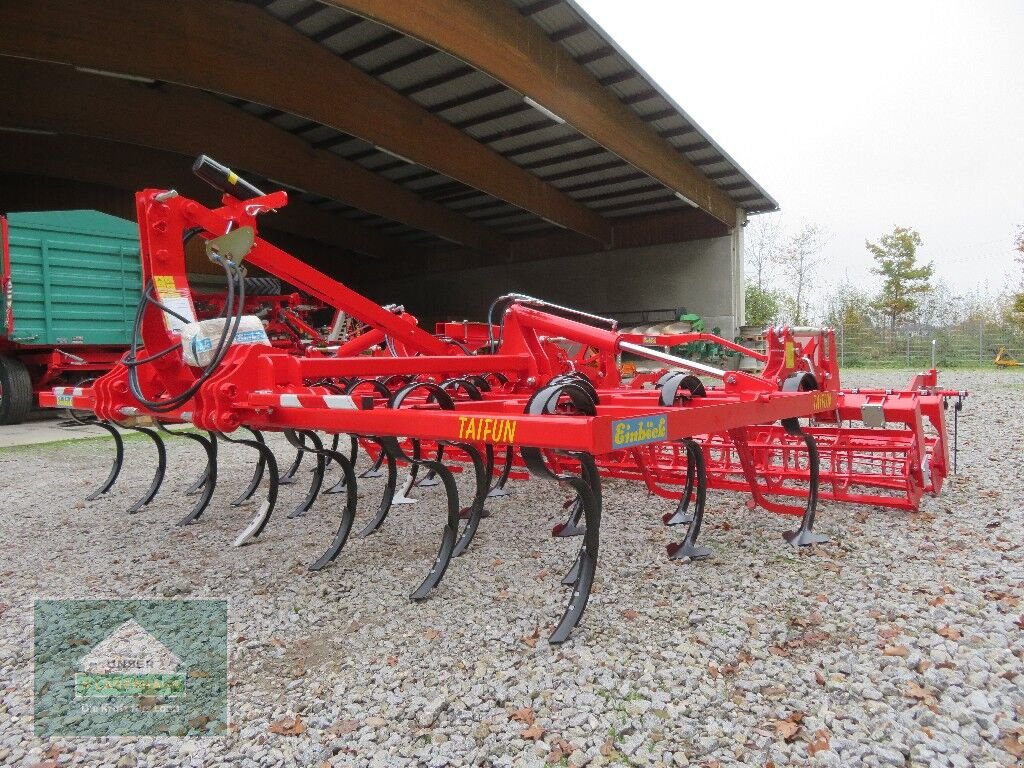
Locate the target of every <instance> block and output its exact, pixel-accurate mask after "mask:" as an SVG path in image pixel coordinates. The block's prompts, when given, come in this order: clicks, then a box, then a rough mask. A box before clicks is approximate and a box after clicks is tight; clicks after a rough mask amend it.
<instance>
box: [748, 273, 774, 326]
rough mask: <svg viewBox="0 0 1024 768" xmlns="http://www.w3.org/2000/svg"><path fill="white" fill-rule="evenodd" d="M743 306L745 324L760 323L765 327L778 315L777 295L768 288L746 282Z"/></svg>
mask: <svg viewBox="0 0 1024 768" xmlns="http://www.w3.org/2000/svg"><path fill="white" fill-rule="evenodd" d="M744 307H746V316H747V317H746V323H747V325H760V326H761V327H763V328H767V327H768V326H769V325H772V324H773V323H774V322H775V319H776V318H777V317H778V316H779V295H778V293H776V292H775V291H773V290H771V289H770V288H762V287H760V286H758V285H756V284H755V283H747V295H746V300H745V301H744Z"/></svg>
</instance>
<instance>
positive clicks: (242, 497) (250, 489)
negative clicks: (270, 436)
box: [221, 427, 277, 507]
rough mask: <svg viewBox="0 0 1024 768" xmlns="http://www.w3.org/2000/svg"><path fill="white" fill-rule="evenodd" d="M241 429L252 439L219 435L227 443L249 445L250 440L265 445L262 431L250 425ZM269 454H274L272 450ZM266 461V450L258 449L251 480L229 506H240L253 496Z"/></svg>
mask: <svg viewBox="0 0 1024 768" xmlns="http://www.w3.org/2000/svg"><path fill="white" fill-rule="evenodd" d="M242 429H244V430H245V431H246V432H248V433H250V434H251V435H252V437H253V439H252V440H246V441H243V440H240V439H231V438H230V437H228V436H227V435H221V437H223V438H224V439H225V440H227V441H228V442H229V443H237V444H239V445H250V443H252V442H257V443H260V444H261V445H263V446H266V444H267V441H266V439H265V438H264V437H263V433H262V432H260V431H259V430H258V429H251V428H250V427H242ZM270 455H271V456H273V455H274V454H273V452H271V453H270ZM268 463H269V462H268V461H267V451H264V450H260V451H259V458H258V459H257V460H256V470H255V471H254V472H253V474H252V480H250V481H249V485H248V486H247V487H246V489H245V490H244V491H242V492H241V493H240V494H238V497H237V498H236V499H235V500H234V501H232V502H231V506H232V507H240V506H242V504H244V503H245V502H247V501H248V500H249V499H251V498H252V497H253V494H255V493H256V489H257V488H259V487H260V482H261V481H262V480H263V473H264V472H265V471H266V468H267V464H268ZM274 484H275V486H276V484H277V460H276V459H275V460H274Z"/></svg>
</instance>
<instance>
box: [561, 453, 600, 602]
mask: <svg viewBox="0 0 1024 768" xmlns="http://www.w3.org/2000/svg"><path fill="white" fill-rule="evenodd" d="M581 471H582V472H583V479H584V481H585V482H586V483H587V484H588V485H590V487H591V488H597V489H598V490H597V494H598V502H600V501H601V499H600V494H601V491H600V488H601V482H600V478H599V477H598V476H597V467H596V466H595V467H594V470H593V473H594V474H593V476H591V475H590V471H591V470H590V468H589V466H587V465H581ZM563 509H568V510H569V518H568V519H567V520H566V521H565V522H564V523H558V524H557V525H555V527H554V528H552V529H551V535H552V536H555V537H557V538H562V539H567V538H570V537H572V536H582V535H583V534H584V533H586V526H585V525H580V520H582V519H583V500H582V499H581V498H580V497H579V494H577V495H576V496H575V497H573V498H572V499H570V500H569V501H567V502H566V503H565V505H564V507H563ZM566 578H568V575H567V576H566ZM568 583H571V582H568Z"/></svg>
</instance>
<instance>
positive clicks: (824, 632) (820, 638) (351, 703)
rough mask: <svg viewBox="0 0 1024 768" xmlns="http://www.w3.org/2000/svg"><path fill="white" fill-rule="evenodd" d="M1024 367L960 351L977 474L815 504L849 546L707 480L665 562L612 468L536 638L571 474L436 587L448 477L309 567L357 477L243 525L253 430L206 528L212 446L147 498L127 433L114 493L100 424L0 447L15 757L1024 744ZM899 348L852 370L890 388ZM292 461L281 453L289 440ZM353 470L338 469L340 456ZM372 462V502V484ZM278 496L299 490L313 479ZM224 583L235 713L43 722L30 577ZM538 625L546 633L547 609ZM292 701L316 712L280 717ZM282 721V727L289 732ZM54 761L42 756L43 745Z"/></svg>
mask: <svg viewBox="0 0 1024 768" xmlns="http://www.w3.org/2000/svg"><path fill="white" fill-rule="evenodd" d="M1022 376H1024V374H1020V373H1016V372H1014V371H1001V372H958V371H953V372H950V373H947V374H946V375H945V376H944V377H943V380H944V382H945V383H946V384H947V385H949V386H954V387H957V388H969V389H971V390H972V392H973V393H974V394H973V395H972V397H971V398H970V399H969V401H968V403H967V406H966V408H965V411H964V414H963V417H962V419H961V431H960V437H961V448H962V449H963V453H962V454H961V464H960V470H961V471H960V475H959V476H958V477H955V478H953V479H952V480H951V482H949V484H948V485H947V487H946V489H945V493H944V494H943V496H942V497H941V498H938V499H931V498H929V499H927V500H926V501H925V503H924V506H923V510H922V512H921V513H919V514H916V515H911V514H907V513H903V512H897V511H885V510H878V509H868V508H851V507H842V506H840V505H827V504H826V505H822V507H821V509H820V512H819V524H818V526H817V527H818V530H819V531H821V532H822V533H825V534H828V535H829V536H831V537H832V543H831V544H829V545H825V546H820V547H817V548H815V550H814V551H802V552H799V553H796V552H793V551H791V550H789V549H788V548H787V546H786V545H785V544H784V543H783V542H782V539H781V536H780V534H781V533H782V532H783V531H784V530H787V529H789V528H791V527H793V521H792V520H790V519H781V518H778V517H775V516H772V515H769V514H766V513H763V512H750V511H748V510H746V509H745V508H744V506H743V499H741V498H740V497H737V496H733V495H729V494H724V493H720V492H716V493H712V494H711V496H710V499H709V506H708V514H707V517H706V522H705V535H704V536H703V541H704V543H705V544H708V545H710V546H712V547H714V549H715V557H714V558H713V559H712V560H710V561H705V562H701V563H685V564H679V563H676V564H673V563H669V562H668V561H667V560H666V558H665V551H664V544H665V543H666V542H667V541H668V540H669V538H668V532H666V531H665V530H664V529H663V527H662V526H661V525H660V523H659V518H660V515H661V513H662V512H665V511H668V510H669V509H670V508H671V507H672V504H671V503H670V502H667V501H665V500H661V499H656V498H651V497H648V496H647V495H646V494H645V493H644V492H643V491H642V490H641V489H639V488H637V487H634V486H629V485H626V484H623V483H617V482H608V483H607V484H606V490H605V522H604V525H603V531H602V534H603V536H602V550H601V562H600V566H599V570H598V581H597V586H596V588H595V594H594V595H593V597H592V598H591V602H590V606H589V608H588V609H587V612H586V615H585V616H584V619H583V623H582V625H581V626H580V627H579V628H578V629H577V630H576V632H575V634H574V636H573V638H572V639H571V640H570V642H568V643H566V644H565V645H564V646H562V647H552V646H549V645H548V643H547V641H546V640H545V639H544V638H545V637H546V635H547V632H548V631H549V630H550V628H551V627H552V626H553V624H554V621H555V620H556V619H557V618H558V617H559V616H560V614H561V611H562V609H563V607H564V600H565V590H564V588H562V587H561V586H559V584H558V580H559V578H560V576H561V574H562V573H563V572H564V571H565V569H566V568H567V567H568V565H569V564H570V562H571V559H572V554H573V548H574V547H575V546H576V545H577V542H578V540H569V541H566V540H555V539H551V538H549V537H548V536H547V532H548V531H549V530H550V526H551V524H552V523H553V522H556V521H557V520H559V519H560V518H559V514H558V511H559V510H560V504H561V502H562V500H563V499H564V492H561V491H559V490H558V489H557V487H556V486H555V485H554V484H552V483H543V482H539V481H532V482H530V483H522V482H520V483H516V484H514V485H513V486H512V487H513V490H514V495H513V496H509V497H507V498H504V499H499V500H493V501H492V502H490V503H489V508H490V509H491V510H492V512H493V515H492V517H491V518H490V519H488V520H485V521H484V524H483V525H482V527H481V531H480V533H479V535H478V536H477V539H476V541H475V542H474V544H473V546H472V548H471V550H470V552H469V553H467V555H466V556H464V557H462V558H459V559H458V560H456V561H455V562H454V563H453V564H452V566H451V568H450V569H449V571H448V574H447V576H446V578H445V581H444V582H443V583H442V585H441V587H440V588H439V589H438V590H437V592H436V594H435V595H434V596H433V597H432V598H431V599H429V600H427V601H425V602H423V603H419V604H412V603H410V602H409V601H408V599H407V596H408V593H409V592H411V591H412V589H413V588H415V586H417V585H418V584H419V582H420V580H421V579H422V577H423V576H424V575H425V572H426V570H427V568H428V566H429V563H430V562H431V560H432V558H433V555H434V551H435V548H436V544H437V541H438V538H439V534H440V527H441V520H442V517H441V506H440V503H439V499H440V495H441V494H440V493H439V492H438V491H437V490H433V491H430V490H422V491H420V492H419V496H420V498H421V501H420V502H419V503H418V504H416V505H414V506H403V507H397V508H396V509H395V510H394V511H393V512H392V514H391V518H390V519H389V520H388V522H387V524H386V525H385V526H384V528H383V529H382V531H381V532H380V533H378V534H376V535H374V536H371V537H370V538H368V539H355V538H353V540H352V541H351V542H350V543H349V545H348V547H347V548H346V550H345V551H344V552H343V553H342V556H341V558H340V559H339V560H338V562H336V563H335V565H334V566H333V567H331V568H329V569H327V570H326V571H324V572H322V573H319V574H311V573H309V572H307V571H306V569H305V566H306V564H307V563H309V562H310V561H311V560H313V559H314V558H315V557H317V556H318V555H319V554H320V551H321V550H322V549H323V548H324V547H325V546H326V543H327V542H328V541H329V539H330V536H331V533H332V530H333V528H334V527H335V526H336V524H337V510H338V507H339V504H340V502H341V498H342V497H329V496H325V497H321V498H320V500H319V501H318V502H317V505H316V506H315V507H314V509H313V511H312V512H311V513H310V514H309V515H307V516H306V517H304V518H301V519H297V520H288V519H286V516H285V514H279V515H278V516H276V517H275V519H274V520H272V521H271V523H270V526H269V527H268V529H267V531H266V532H265V533H264V535H263V536H262V537H261V538H260V540H259V542H258V543H256V544H254V545H251V546H248V547H244V548H242V549H233V548H231V546H230V542H231V540H232V539H233V538H234V536H235V535H236V534H237V532H238V531H240V530H241V529H242V528H243V527H244V525H245V523H246V522H247V520H248V518H249V516H250V515H251V514H252V511H253V508H252V507H248V508H239V509H235V508H231V507H230V506H229V505H228V501H229V500H230V499H231V498H232V496H233V494H234V493H236V492H237V491H238V490H240V489H241V488H242V487H244V485H245V483H246V482H247V480H248V475H247V470H246V467H247V466H249V464H250V462H251V454H250V453H249V452H247V450H246V449H244V448H240V447H234V446H229V447H227V448H225V449H224V450H223V452H222V463H221V485H220V487H219V488H218V492H217V496H216V497H215V500H214V503H213V505H212V506H211V508H210V509H209V510H208V511H207V513H206V515H205V516H204V518H203V519H202V522H201V523H200V524H198V525H195V526H191V527H189V528H186V529H182V528H175V527H173V525H172V522H173V521H174V520H177V519H178V518H179V517H180V516H181V515H182V514H184V512H185V511H186V509H187V507H188V502H187V500H186V498H185V497H184V496H182V495H181V494H180V493H177V491H180V490H181V489H183V488H184V487H186V486H187V485H188V483H189V482H190V481H191V480H192V479H194V478H195V477H196V475H197V474H198V472H199V471H200V470H201V466H202V465H201V461H200V458H199V454H198V448H197V447H196V446H193V445H192V444H191V443H189V442H187V441H185V440H182V439H179V440H174V441H172V442H171V443H169V454H170V469H169V472H168V479H167V482H166V483H165V486H164V488H163V489H162V491H161V493H160V495H159V496H158V497H157V500H156V501H155V502H154V503H153V504H152V505H151V506H150V507H148V508H147V509H146V510H145V511H144V512H143V513H142V514H139V515H136V516H132V517H129V516H128V515H126V514H125V513H124V511H123V510H124V509H125V508H126V507H127V506H128V505H129V504H130V503H131V501H133V500H134V498H135V497H136V496H137V495H139V494H140V493H141V490H142V489H143V488H144V487H145V486H146V484H147V483H148V474H147V473H148V467H149V462H150V456H151V455H152V449H151V446H149V445H147V444H146V443H145V442H140V441H132V442H129V443H128V448H127V453H128V457H129V458H128V464H127V466H126V468H125V475H124V476H123V477H122V479H121V480H120V481H119V482H118V484H117V486H115V490H114V491H112V492H111V494H110V495H109V497H108V498H105V499H103V500H100V501H96V502H89V503H86V502H82V501H80V499H82V498H83V497H84V496H85V495H86V493H87V492H88V490H89V489H90V488H91V487H93V485H94V484H95V483H96V482H97V480H98V478H100V477H102V476H103V475H104V474H105V472H106V469H107V463H106V462H107V456H108V455H109V448H108V446H107V445H106V444H105V443H103V442H99V441H97V442H93V441H86V442H80V443H77V444H64V445H59V446H50V447H40V448H33V449H17V450H11V451H6V452H0V482H2V488H3V490H2V499H3V505H2V509H0V540H2V541H3V542H5V543H6V546H5V547H4V550H3V553H2V555H0V576H2V579H0V616H2V620H0V669H2V673H3V674H2V676H0V686H2V694H0V764H4V763H6V764H9V765H27V764H32V763H37V762H44V764H45V765H51V766H56V765H65V764H75V765H88V766H96V765H103V764H109V765H116V766H134V765H148V766H164V765H195V766H199V765H204V766H205V765H226V764H232V765H251V766H271V765H298V766H328V765H381V766H385V765H386V766H402V765H429V766H441V765H496V766H498V765H502V766H504V765H527V766H528V765H544V764H545V763H547V764H556V765H557V764H561V765H583V764H589V765H625V764H634V765H702V766H727V765H756V766H766V765H775V766H782V765H805V764H811V765H828V766H859V765H864V766H875V765H878V766H883V765H893V766H903V765H914V766H917V765H922V766H925V765H928V766H930V765H935V766H954V767H955V768H960V767H961V766H964V767H965V768H966V767H967V766H1007V765H1014V764H1016V762H1015V761H1016V760H1017V759H1018V758H1017V757H1015V753H1016V754H1017V755H1019V754H1021V752H1022V750H1024V747H1022V746H1021V741H1019V740H1018V738H1019V737H1020V736H1021V734H1022V733H1024V730H1021V727H1022V726H1021V723H1022V721H1024V717H1022V716H1024V665H1022V659H1024V605H1021V604H1020V602H1019V600H1020V598H1021V597H1022V588H1024V567H1022V561H1024V550H1022V549H1021V548H1020V542H1021V540H1022V533H1024V531H1022V528H1024V524H1022V519H1021V515H1020V512H1019V501H1018V500H1019V498H1020V497H1021V491H1022V486H1024V479H1022V478H1021V476H1020V475H1019V474H1018V473H1017V471H1016V469H1017V466H1016V462H1014V461H1013V460H1012V459H1011V458H1010V457H1011V456H1013V455H1014V453H1016V452H1018V450H1019V448H1018V445H1017V440H1018V439H1019V426H1020V425H1021V424H1022V423H1024V398H1022V396H1021V395H1022V394H1024V378H1022ZM907 378H908V375H907V374H905V373H901V372H873V373H870V374H869V373H866V372H859V373H858V372H854V373H852V374H850V375H848V376H847V382H846V383H847V385H849V386H852V385H856V384H862V385H886V386H900V385H902V384H904V383H905V382H906V380H907ZM275 447H277V448H278V449H279V456H285V455H287V454H286V451H285V448H284V445H283V441H282V442H281V443H276V444H275ZM333 474H334V475H336V474H337V473H336V472H335V473H333ZM374 482H377V483H379V482H380V481H364V482H363V483H362V485H361V492H362V493H365V494H366V498H365V499H364V502H363V504H362V505H361V509H360V516H361V519H362V520H365V519H367V517H368V516H369V513H370V511H371V509H370V507H371V506H375V504H376V499H375V496H374V493H375V492H376V490H377V488H378V487H379V486H375V485H374ZM303 490H304V489H301V488H298V487H296V486H290V487H286V488H284V489H283V491H282V499H281V504H280V506H279V511H280V512H287V511H288V510H289V509H290V508H291V507H292V506H293V505H294V504H295V503H296V502H297V500H298V499H299V498H300V497H301V495H302V494H303ZM34 596H45V597H78V598H85V597H89V598H95V597H111V598H127V597H163V596H181V597H227V598H230V601H231V602H230V623H229V629H228V637H229V651H230V662H231V676H230V681H229V682H230V684H231V686H232V688H231V725H230V727H229V729H228V733H227V734H225V735H222V736H218V737H210V738H202V739H187V738H176V737H170V736H162V737H156V738H153V737H145V738H135V737H131V738H128V737H126V738H121V739H113V738H105V739H101V738H91V739H86V738H70V737H67V738H55V739H40V738H38V737H36V736H34V735H33V733H32V697H31V686H32V665H31V647H32V632H33V629H32V599H33V597H34ZM538 630H539V639H535V638H537V632H538ZM296 714H297V715H298V716H299V718H300V721H301V724H302V725H301V726H300V728H293V729H292V730H302V729H304V730H303V732H302V733H300V734H297V735H282V734H276V733H272V732H271V726H273V725H275V724H276V725H277V726H280V725H281V724H282V723H284V724H285V725H287V724H290V723H292V722H293V720H294V716H295V715H296ZM274 730H280V727H278V728H275V729H274ZM45 761H49V762H45Z"/></svg>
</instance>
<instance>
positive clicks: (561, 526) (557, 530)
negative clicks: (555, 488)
mask: <svg viewBox="0 0 1024 768" xmlns="http://www.w3.org/2000/svg"><path fill="white" fill-rule="evenodd" d="M562 508H563V509H567V510H569V517H568V519H567V520H566V521H565V522H564V523H558V524H556V525H555V527H554V528H552V529H551V535H552V536H556V537H558V538H562V539H567V538H570V537H572V536H582V535H583V534H584V532H585V531H586V528H585V527H584V526H582V525H580V520H581V519H582V517H583V500H582V499H580V497H579V496H576V497H575V498H572V499H569V501H567V502H566V503H565V504H564V505H563V507H562Z"/></svg>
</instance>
